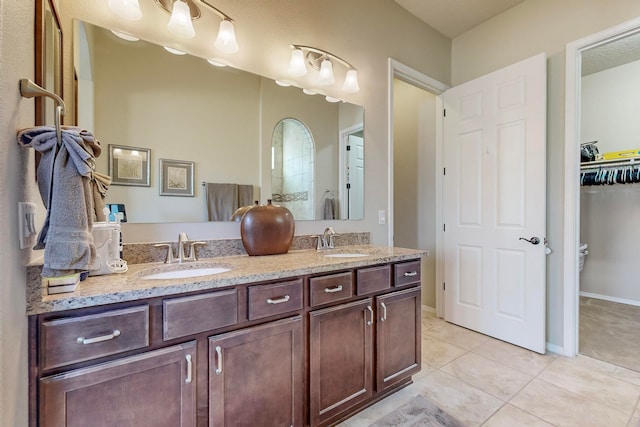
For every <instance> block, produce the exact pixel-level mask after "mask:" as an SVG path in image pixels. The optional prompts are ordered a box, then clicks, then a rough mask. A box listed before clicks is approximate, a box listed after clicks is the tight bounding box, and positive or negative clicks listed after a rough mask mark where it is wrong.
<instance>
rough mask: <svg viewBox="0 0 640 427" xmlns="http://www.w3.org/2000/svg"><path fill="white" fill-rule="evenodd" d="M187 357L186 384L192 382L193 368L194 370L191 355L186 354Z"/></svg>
mask: <svg viewBox="0 0 640 427" xmlns="http://www.w3.org/2000/svg"><path fill="white" fill-rule="evenodd" d="M185 359H187V378H186V379H185V380H184V383H185V384H191V378H192V377H191V375H192V370H193V363H191V355H190V354H187V355H186V356H185Z"/></svg>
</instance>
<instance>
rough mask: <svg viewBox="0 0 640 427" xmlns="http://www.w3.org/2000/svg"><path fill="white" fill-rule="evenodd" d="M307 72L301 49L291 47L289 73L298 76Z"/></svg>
mask: <svg viewBox="0 0 640 427" xmlns="http://www.w3.org/2000/svg"><path fill="white" fill-rule="evenodd" d="M305 74H307V66H306V65H305V63H304V53H303V52H302V49H293V50H292V51H291V60H290V61H289V75H291V76H293V77H300V76H304V75H305Z"/></svg>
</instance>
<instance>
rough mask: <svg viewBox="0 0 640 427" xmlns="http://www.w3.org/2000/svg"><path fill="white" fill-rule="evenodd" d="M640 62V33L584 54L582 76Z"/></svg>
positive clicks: (597, 47)
mask: <svg viewBox="0 0 640 427" xmlns="http://www.w3.org/2000/svg"><path fill="white" fill-rule="evenodd" d="M639 60H640V32H637V33H635V34H630V35H628V36H626V37H623V38H620V39H616V40H614V41H612V42H610V43H605V44H602V45H600V46H596V47H594V48H591V49H587V50H585V51H583V52H582V75H583V76H588V75H589V74H593V73H597V72H600V71H603V70H607V69H609V68H613V67H617V66H619V65H624V64H627V63H629V62H633V61H639Z"/></svg>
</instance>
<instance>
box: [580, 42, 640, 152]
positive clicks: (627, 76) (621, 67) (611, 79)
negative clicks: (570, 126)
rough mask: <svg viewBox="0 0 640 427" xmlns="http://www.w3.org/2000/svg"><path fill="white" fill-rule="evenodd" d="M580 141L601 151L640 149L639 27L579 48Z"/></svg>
mask: <svg viewBox="0 0 640 427" xmlns="http://www.w3.org/2000/svg"><path fill="white" fill-rule="evenodd" d="M581 70H582V81H581V97H580V98H581V111H580V114H581V121H580V124H581V139H582V140H581V142H589V141H598V143H597V144H596V147H597V148H598V151H599V153H600V154H603V153H608V152H617V151H626V150H637V149H640V141H639V140H638V135H639V134H640V120H638V111H640V97H639V96H638V93H640V31H635V32H634V33H631V34H628V35H626V36H625V37H622V38H616V39H615V40H613V41H610V42H608V43H603V44H600V45H598V46H596V47H593V48H590V49H586V50H584V51H583V52H582V64H581Z"/></svg>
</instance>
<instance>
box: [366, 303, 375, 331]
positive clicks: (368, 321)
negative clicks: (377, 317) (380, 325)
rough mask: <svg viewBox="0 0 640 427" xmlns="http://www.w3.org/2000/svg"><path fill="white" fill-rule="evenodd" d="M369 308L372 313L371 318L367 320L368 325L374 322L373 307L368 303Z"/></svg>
mask: <svg viewBox="0 0 640 427" xmlns="http://www.w3.org/2000/svg"><path fill="white" fill-rule="evenodd" d="M367 310H369V313H371V320H367V326H371V325H372V324H373V309H372V308H371V306H370V305H368V306H367ZM365 318H366V315H365Z"/></svg>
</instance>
